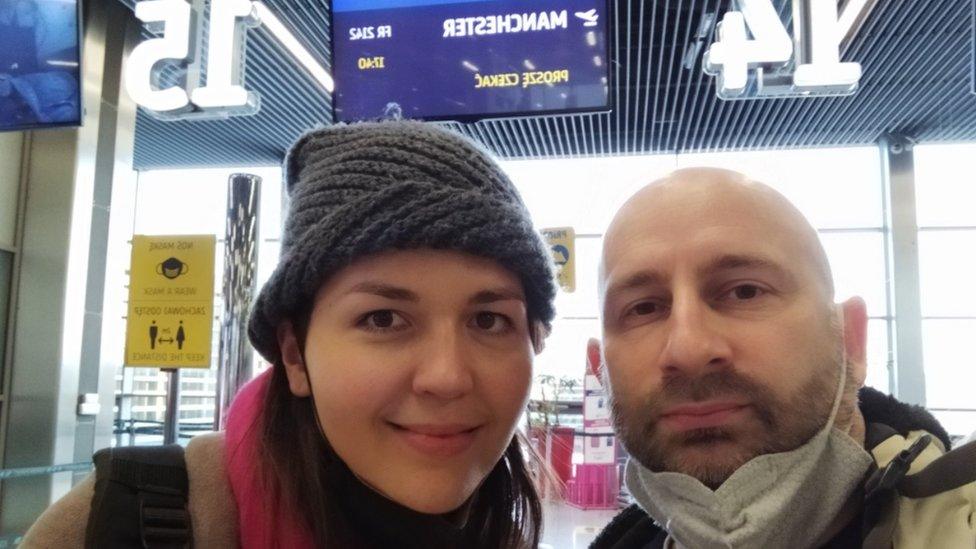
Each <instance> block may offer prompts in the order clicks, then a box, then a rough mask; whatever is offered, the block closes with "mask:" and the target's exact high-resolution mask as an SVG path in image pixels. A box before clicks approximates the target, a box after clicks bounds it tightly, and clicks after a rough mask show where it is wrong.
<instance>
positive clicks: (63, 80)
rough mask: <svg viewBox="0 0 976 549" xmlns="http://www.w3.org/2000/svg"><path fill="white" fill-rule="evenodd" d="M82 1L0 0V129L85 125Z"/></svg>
mask: <svg viewBox="0 0 976 549" xmlns="http://www.w3.org/2000/svg"><path fill="white" fill-rule="evenodd" d="M78 13H79V12H78V2H77V1H75V0H0V131H8V130H17V129H23V128H31V127H38V126H46V125H52V126H64V125H77V124H80V123H81V93H80V87H79V65H80V61H81V60H80V58H79V48H78V36H79V30H78Z"/></svg>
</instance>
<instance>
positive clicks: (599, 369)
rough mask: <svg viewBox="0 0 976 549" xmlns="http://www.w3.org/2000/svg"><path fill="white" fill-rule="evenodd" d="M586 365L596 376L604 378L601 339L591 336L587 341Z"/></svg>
mask: <svg viewBox="0 0 976 549" xmlns="http://www.w3.org/2000/svg"><path fill="white" fill-rule="evenodd" d="M586 367H587V369H588V370H589V372H590V373H591V374H593V375H595V376H596V377H598V378H600V379H602V378H603V360H602V359H601V358H600V341H599V340H598V339H596V338H595V337H591V338H590V340H589V341H587V342H586Z"/></svg>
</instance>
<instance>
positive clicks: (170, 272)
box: [156, 257, 190, 280]
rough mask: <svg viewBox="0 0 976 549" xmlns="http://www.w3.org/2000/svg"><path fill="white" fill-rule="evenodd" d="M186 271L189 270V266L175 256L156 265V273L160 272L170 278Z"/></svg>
mask: <svg viewBox="0 0 976 549" xmlns="http://www.w3.org/2000/svg"><path fill="white" fill-rule="evenodd" d="M188 272H190V267H189V266H188V265H187V264H186V263H183V262H182V261H180V260H179V259H176V258H175V257H171V258H169V259H167V260H166V261H163V262H162V263H160V264H159V265H156V274H161V275H163V276H165V277H166V278H168V279H170V280H173V279H174V278H177V277H179V276H180V275H185V274H186V273H188Z"/></svg>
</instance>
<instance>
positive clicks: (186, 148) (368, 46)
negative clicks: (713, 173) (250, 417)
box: [0, 0, 976, 549]
mask: <svg viewBox="0 0 976 549" xmlns="http://www.w3.org/2000/svg"><path fill="white" fill-rule="evenodd" d="M827 4H830V5H834V4H836V2H834V1H833V0H827V1H820V2H818V1H817V0H759V1H756V0H564V1H561V0H544V1H533V2H528V1H519V0H426V1H425V0H375V1H374V0H369V1H365V0H363V1H357V0H259V1H254V2H251V1H250V0H141V1H137V0H0V547H12V546H16V545H17V544H18V543H19V542H20V540H21V537H22V536H23V535H24V533H25V532H26V531H27V529H28V528H29V527H30V526H31V524H32V523H33V522H34V521H35V520H36V519H37V517H38V516H39V515H40V514H41V513H42V512H43V511H44V510H45V509H46V508H47V507H48V506H49V505H50V504H51V503H52V502H54V501H56V500H57V499H58V498H60V497H61V496H63V495H64V494H65V493H67V492H68V490H70V489H71V487H72V486H74V485H76V484H77V483H79V482H81V481H82V479H84V478H85V477H86V476H88V475H89V474H91V472H92V455H93V454H94V452H96V451H98V450H99V449H102V448H108V447H124V446H154V445H162V444H164V443H177V444H181V445H184V446H185V445H186V444H188V443H189V442H190V441H191V440H192V439H193V438H194V437H197V436H200V435H204V434H206V433H210V432H213V431H216V430H219V429H220V428H221V426H222V425H223V419H224V418H223V417H222V415H223V414H224V413H225V412H226V407H227V405H228V404H229V403H230V402H231V400H232V399H233V396H234V394H235V393H236V391H237V390H238V389H239V388H240V387H241V386H242V385H243V384H244V383H246V382H247V381H248V380H250V379H251V378H252V377H254V376H257V375H259V374H261V373H262V372H264V371H266V370H267V369H268V368H271V367H272V365H271V364H269V363H268V362H267V361H266V360H265V359H263V358H262V357H261V356H260V355H258V354H256V353H254V352H253V351H252V350H251V348H250V346H249V344H248V343H247V341H246V336H245V333H246V330H245V329H246V321H247V316H246V315H247V313H248V311H249V308H250V306H251V304H252V301H253V299H254V297H256V295H257V291H258V290H259V289H260V288H261V287H262V285H263V284H264V283H265V282H266V281H268V279H269V277H270V276H271V274H272V273H273V272H274V270H275V267H276V265H277V263H278V259H279V256H280V251H281V248H282V238H283V224H284V221H285V217H286V213H287V208H288V194H287V191H288V189H287V185H286V184H285V181H286V179H287V176H288V172H287V170H286V168H283V164H284V163H285V160H286V154H287V151H288V150H289V147H290V146H291V144H292V143H293V142H295V140H297V139H298V138H299V137H301V136H302V135H303V134H305V133H306V132H308V131H310V130H314V129H317V128H322V127H328V126H333V125H337V124H355V123H357V122H359V121H363V120H379V119H400V118H403V119H420V120H424V121H425V124H430V125H436V126H439V127H442V128H446V129H448V130H450V131H452V132H456V133H459V134H461V135H463V136H465V137H466V138H469V139H471V140H473V141H474V142H475V143H477V144H478V145H479V146H480V147H482V148H483V149H484V150H486V151H487V152H488V153H489V154H491V155H492V156H493V157H494V158H495V159H496V160H497V161H498V163H499V165H500V166H501V168H502V169H503V170H504V171H505V172H506V173H507V174H508V176H509V177H510V178H511V180H512V182H513V183H514V185H515V187H516V188H517V190H518V192H519V193H520V194H521V196H522V199H523V201H524V203H525V205H526V207H527V209H528V212H529V214H530V215H531V217H532V221H533V223H534V224H535V228H536V229H537V230H538V231H540V232H541V234H542V235H543V236H544V238H545V239H546V241H547V242H548V244H549V245H550V246H551V251H552V253H553V260H554V264H555V269H556V270H557V272H558V284H559V290H558V294H557V296H556V299H555V309H556V317H555V319H554V320H553V322H552V328H551V334H550V335H549V337H548V339H547V341H546V344H545V348H544V350H543V351H542V352H541V354H539V355H538V356H537V357H536V359H535V362H534V371H533V374H532V379H533V383H532V389H531V394H530V401H529V406H528V409H527V410H526V411H525V414H524V415H523V417H522V419H521V420H520V422H519V428H520V429H521V430H522V431H523V432H524V433H525V434H526V435H527V436H528V438H529V440H531V441H532V442H531V444H533V445H534V447H535V448H536V449H537V450H538V451H539V454H541V456H542V459H543V460H544V461H546V462H548V463H547V465H548V466H549V467H551V469H552V471H553V474H554V475H555V476H556V477H558V480H559V482H558V487H556V488H553V489H550V490H549V492H548V493H547V494H545V497H544V511H545V528H544V530H543V534H542V538H541V546H542V547H549V548H556V549H574V548H582V547H587V546H588V544H589V543H590V542H591V541H592V540H593V539H594V538H595V537H596V535H597V533H598V532H599V531H600V529H602V528H603V527H604V526H605V525H606V524H607V523H608V522H609V521H610V519H611V518H612V517H613V516H614V515H615V514H616V513H617V512H619V510H621V509H623V508H625V507H626V506H628V505H630V504H631V503H632V502H633V499H632V498H631V495H630V494H629V493H628V490H627V487H626V485H625V483H624V482H623V478H622V477H623V470H624V469H623V468H624V465H625V463H626V460H627V453H626V450H625V449H624V448H623V447H622V446H621V444H620V441H619V440H618V438H617V437H616V436H615V433H614V429H613V425H612V421H611V420H610V406H609V404H608V394H607V389H606V388H605V387H604V386H603V385H602V381H601V378H600V377H599V376H598V375H595V373H594V372H593V371H592V370H591V369H590V368H589V367H588V363H587V342H588V340H589V339H590V338H600V337H601V311H600V297H599V292H598V287H599V281H598V272H599V265H600V261H601V249H602V246H603V242H604V234H605V233H606V231H607V228H608V225H609V224H610V221H611V220H612V218H613V216H614V214H615V213H616V212H617V210H618V209H619V208H620V207H621V206H622V205H623V204H624V202H625V201H626V200H627V199H628V198H629V197H630V196H631V195H633V194H634V193H635V192H636V191H637V190H638V189H640V188H641V187H643V186H644V185H646V184H648V183H650V182H651V181H654V180H657V179H659V178H662V177H664V176H666V175H668V174H670V173H672V172H674V171H675V170H678V169H681V168H687V167H696V166H706V167H717V168H726V169H729V170H735V171H737V172H741V173H743V174H746V175H747V176H748V177H749V178H752V179H754V180H757V181H761V182H764V183H766V184H768V185H769V186H771V187H773V188H774V189H775V190H777V191H779V192H780V193H782V194H783V195H784V196H785V197H786V198H787V199H789V200H790V201H791V202H792V203H793V204H794V205H795V206H796V207H797V208H798V209H799V210H800V211H801V212H802V214H803V215H804V216H805V217H806V218H807V219H808V220H809V222H810V223H811V224H812V225H813V227H814V228H815V229H816V231H817V234H818V236H819V238H820V241H821V242H822V244H823V247H824V249H825V250H826V253H827V256H828V259H829V261H830V264H831V267H832V269H833V271H832V276H833V282H834V286H835V287H836V299H837V301H838V302H840V301H843V300H845V299H847V298H849V297H852V296H860V297H862V298H863V299H864V301H865V302H866V304H867V314H868V322H867V375H866V384H867V385H869V386H871V387H874V388H875V389H878V390H879V391H881V392H883V393H886V394H890V395H893V396H895V397H897V398H898V399H899V400H901V401H903V402H907V403H911V404H916V405H919V406H923V407H925V408H926V409H927V410H929V411H930V412H931V413H932V414H933V415H934V417H935V418H937V419H938V421H939V422H940V423H941V424H942V425H943V426H944V427H945V429H946V431H947V432H948V434H949V435H950V436H951V437H952V439H953V440H955V441H962V440H965V439H967V438H970V437H973V436H974V435H976V355H974V353H973V352H972V346H971V343H972V342H973V341H974V338H976V292H974V291H973V284H974V281H976V182H974V181H973V173H974V170H973V162H974V158H976V75H974V72H976V71H974V69H976V61H974V57H973V51H974V43H973V40H974V39H973V35H974V34H973V33H974V15H973V10H974V7H973V4H972V2H965V1H963V0H898V1H891V0H847V1H845V2H840V4H839V8H838V7H837V6H834V8H837V9H827V10H826V12H827V15H826V16H824V14H823V13H820V12H816V11H815V10H816V9H821V10H823V9H824V6H825V5H827ZM815 5H819V6H820V7H818V8H814V7H811V6H815ZM737 10H738V11H737ZM742 13H745V14H746V15H745V17H743V16H742ZM736 14H738V15H739V16H738V17H736V16H735V15H736ZM818 17H820V19H817V18H818ZM823 17H827V19H829V25H828V24H826V23H823V20H824V19H823ZM747 28H748V29H749V31H748V33H747V32H746V29H747ZM825 29H826V30H825ZM761 36H765V37H766V38H764V39H765V40H768V41H769V43H771V44H773V45H769V46H768V51H762V52H760V51H759V50H760V49H761V48H760V46H759V45H762V44H763V42H762V41H761V40H762V39H761V38H760V37H761ZM778 38H781V40H777V39H778ZM747 42H748V43H750V44H753V45H757V44H758V45H757V46H756V48H754V50H753V49H749V48H746V47H745V45H746V43H747ZM776 44H779V45H780V46H783V45H785V46H786V48H787V49H789V52H787V53H785V54H784V52H782V51H777V46H776ZM763 47H766V46H765V45H764V46H763ZM782 49H783V48H782V47H780V48H779V50H782ZM750 55H752V56H753V57H749V56H750ZM737 56H738V57H737ZM831 57H832V58H831ZM160 281H164V282H166V283H169V282H170V281H175V282H180V283H183V284H184V286H183V288H184V289H183V290H182V291H181V292H178V293H180V294H181V295H172V292H171V293H170V295H167V296H164V297H161V296H159V295H155V294H153V292H154V291H155V290H154V288H158V287H159V285H160V284H162V282H160Z"/></svg>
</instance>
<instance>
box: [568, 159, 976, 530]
mask: <svg viewBox="0 0 976 549" xmlns="http://www.w3.org/2000/svg"><path fill="white" fill-rule="evenodd" d="M600 296H601V306H602V322H603V344H602V348H601V346H600V343H598V342H597V341H595V340H593V341H591V342H590V345H589V348H588V360H589V361H590V363H591V365H600V367H601V368H603V374H604V376H605V379H606V382H607V386H608V388H609V391H610V394H611V401H612V407H613V413H614V423H615V425H616V428H617V431H618V433H619V435H620V437H621V440H622V442H623V444H624V446H625V447H626V448H627V450H628V451H629V453H630V455H631V459H630V460H629V462H628V465H627V469H626V483H627V486H628V488H629V490H630V492H631V494H632V495H633V496H634V498H635V499H636V500H637V502H638V503H637V504H636V505H634V506H632V507H630V508H628V509H626V510H624V511H623V512H622V513H621V514H620V515H618V516H617V517H616V518H615V519H614V521H613V522H612V523H611V524H610V525H609V526H608V527H607V528H606V529H605V530H604V531H603V533H602V534H601V535H600V537H599V538H598V539H597V540H596V541H595V542H594V544H593V545H592V546H591V547H592V548H597V549H603V548H613V549H627V548H641V549H649V548H658V547H675V548H685V549H710V548H740V547H743V548H778V547H784V548H785V547H789V548H799V549H802V548H813V547H892V546H894V547H897V548H901V547H919V548H921V547H940V548H941V547H952V548H955V547H965V548H969V549H971V548H973V547H976V516H974V512H976V483H974V481H976V475H971V474H970V473H969V471H976V451H974V450H976V448H970V449H969V450H968V453H966V454H959V453H956V452H954V453H953V454H952V456H953V459H954V460H955V461H956V462H957V467H958V468H957V469H953V468H952V467H947V466H945V465H944V464H945V460H939V461H936V460H938V458H939V457H940V456H941V455H942V454H943V453H944V452H945V450H946V449H947V448H948V447H949V444H950V441H949V437H948V436H947V434H946V432H945V430H944V429H943V428H942V427H941V426H940V425H939V424H938V422H937V421H936V420H935V419H934V418H933V417H932V416H931V415H929V414H928V413H927V412H926V411H925V410H924V409H922V408H919V407H916V406H909V405H906V404H902V403H899V402H898V401H896V400H894V399H893V398H890V397H887V396H885V395H883V394H882V393H879V392H878V391H875V390H873V389H870V388H862V386H863V383H864V379H865V371H866V359H865V342H866V331H867V311H866V307H865V304H864V302H863V301H862V300H861V299H860V298H852V299H850V300H848V301H846V302H844V303H842V304H839V305H835V304H834V302H833V300H834V288H833V283H832V277H831V272H830V266H829V264H828V262H827V258H826V255H825V253H824V251H823V248H822V247H821V245H820V242H819V239H818V238H817V234H816V231H814V229H813V228H812V227H811V226H810V225H809V223H807V221H806V220H805V219H804V218H803V216H802V215H801V214H800V213H799V212H798V211H797V210H796V208H794V207H793V206H792V205H791V204H790V203H789V202H788V201H787V200H786V199H785V198H783V197H782V196H781V195H779V194H778V193H776V192H775V191H773V190H772V189H770V188H769V187H766V186H764V185H762V184H759V183H756V182H752V181H749V180H748V179H747V178H745V177H744V176H743V175H741V174H738V173H735V172H730V171H725V170H716V169H690V170H682V171H679V172H676V173H674V174H672V175H671V176H669V177H667V178H665V179H663V180H661V181H657V182H655V183H652V184H651V185H649V186H647V187H645V188H644V189H642V190H641V191H639V192H638V193H637V194H636V195H634V196H633V197H632V198H631V199H630V200H629V201H628V202H627V203H626V204H625V205H624V206H623V207H622V208H621V210H620V211H619V212H618V213H617V216H616V217H615V218H614V220H613V222H612V223H611V225H610V228H609V229H608V231H607V234H606V238H605V240H604V249H603V260H602V265H601V273H600ZM903 450H904V452H903ZM963 451H966V450H965V449H963ZM957 452H959V451H958V450H957ZM960 461H961V463H960ZM929 466H931V468H930V467H929ZM909 467H910V472H911V473H913V474H914V473H916V472H918V471H919V470H923V469H931V471H930V472H931V473H932V475H931V476H932V477H934V478H929V479H928V481H926V483H927V485H926V489H925V490H921V491H919V490H917V489H915V488H918V487H917V486H915V488H911V487H909V488H906V486H907V484H909V483H908V482H907V481H906V479H909V480H916V481H917V479H912V478H911V477H905V473H906V471H907V470H908V469H909ZM947 471H948V472H947ZM970 476H972V477H974V478H969V477H970ZM916 484H918V482H916ZM913 490H914V491H913ZM905 492H907V493H908V494H909V495H911V496H912V497H909V496H908V495H906V494H905Z"/></svg>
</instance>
